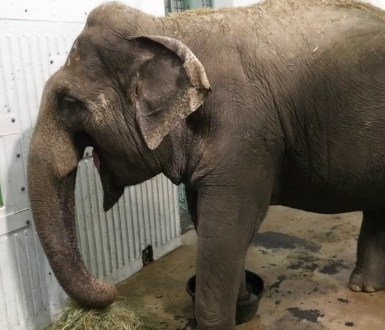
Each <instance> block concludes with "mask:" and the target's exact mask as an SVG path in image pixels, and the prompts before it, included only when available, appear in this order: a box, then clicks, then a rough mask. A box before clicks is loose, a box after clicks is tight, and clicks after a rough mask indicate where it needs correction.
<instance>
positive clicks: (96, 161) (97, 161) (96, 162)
mask: <svg viewBox="0 0 385 330" xmlns="http://www.w3.org/2000/svg"><path fill="white" fill-rule="evenodd" d="M92 159H93V161H94V165H95V167H96V169H97V170H98V173H99V175H100V158H99V155H98V153H97V151H96V150H95V148H93V149H92Z"/></svg>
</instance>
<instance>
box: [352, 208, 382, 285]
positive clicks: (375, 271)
mask: <svg viewBox="0 0 385 330" xmlns="http://www.w3.org/2000/svg"><path fill="white" fill-rule="evenodd" d="M349 288H350V289H351V290H353V291H365V292H373V291H376V290H381V289H384V288H385V210H384V209H382V210H377V211H364V217H363V220H362V225H361V232H360V236H359V238H358V246H357V264H356V267H355V269H354V271H353V273H352V275H351V277H350V283H349Z"/></svg>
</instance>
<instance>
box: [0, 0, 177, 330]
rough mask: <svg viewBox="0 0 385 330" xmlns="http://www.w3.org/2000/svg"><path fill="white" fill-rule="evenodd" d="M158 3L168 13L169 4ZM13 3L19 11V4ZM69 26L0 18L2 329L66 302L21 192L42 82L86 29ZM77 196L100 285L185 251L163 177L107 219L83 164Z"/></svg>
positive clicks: (30, 325) (40, 322)
mask: <svg viewBox="0 0 385 330" xmlns="http://www.w3.org/2000/svg"><path fill="white" fill-rule="evenodd" d="M45 1H46V2H47V3H48V2H49V0H45ZM95 1H96V0H95ZM157 2H159V6H160V7H161V8H162V10H163V1H157ZM14 3H15V4H16V5H17V6H19V7H20V6H21V5H20V1H16V2H14ZM3 5H4V2H2V3H1V4H0V8H2V6H3ZM68 5H69V4H68ZM142 6H143V4H142ZM151 6H152V7H154V2H151ZM21 7H22V6H21ZM14 12H16V10H13V12H12V15H14ZM2 13H3V11H0V15H2ZM12 18H15V17H13V16H12ZM70 21H71V20H69V22H65V23H63V22H50V21H25V20H17V19H16V20H15V19H1V17H0V129H1V128H2V127H3V128H4V127H5V128H7V129H8V126H9V125H14V126H12V127H14V128H15V129H13V128H12V130H10V131H12V132H13V131H14V132H13V133H12V134H13V135H7V137H5V136H3V137H2V136H1V132H0V183H1V186H2V188H4V189H5V192H3V193H4V194H5V196H3V197H4V198H5V203H6V204H7V208H6V209H5V210H4V208H3V209H0V229H1V230H3V231H1V230H0V329H1V330H3V329H10V330H11V329H12V330H14V329H15V330H17V329H20V330H24V329H39V328H41V327H43V326H45V325H46V324H47V323H48V322H49V321H50V320H52V318H53V316H54V315H55V314H57V313H58V312H59V311H61V310H62V308H63V301H64V300H65V299H66V295H65V293H64V292H63V290H62V289H61V287H60V286H59V285H58V283H57V281H56V278H55V276H54V275H53V273H52V271H51V269H50V267H49V264H48V261H47V259H46V257H45V255H44V252H43V250H42V247H41V245H40V242H39V239H38V237H37V234H36V232H35V230H34V228H33V223H32V224H30V225H28V220H31V213H30V211H29V209H28V208H29V205H28V200H27V199H26V196H27V191H26V190H25V189H24V190H23V189H21V188H22V187H23V186H26V173H25V168H26V159H27V154H28V146H29V141H30V138H31V134H32V128H33V126H34V124H35V121H36V116H37V112H38V106H39V101H40V96H41V92H42V89H43V86H44V82H45V81H46V80H47V79H48V77H49V76H50V75H51V74H52V73H53V72H54V71H56V70H57V68H58V67H59V66H60V64H62V63H63V61H64V59H65V58H66V56H67V53H68V50H69V49H70V47H71V44H72V41H73V40H74V38H75V37H76V35H77V34H78V33H79V32H80V30H81V29H82V28H83V24H82V23H76V22H72V23H71V22H70ZM12 118H14V119H15V121H14V122H12V123H11V119H12ZM9 127H11V126H9ZM10 144H11V145H10ZM18 153H20V157H16V154H18ZM12 169H17V171H15V170H12ZM15 173H16V175H15ZM9 187H10V189H6V188H9ZM75 194H76V214H77V229H78V236H79V242H80V249H81V253H82V256H83V258H84V260H85V262H86V264H87V266H88V267H89V269H90V271H91V272H92V273H93V274H94V275H95V276H97V277H98V278H104V279H107V280H109V281H111V282H113V283H118V282H120V281H122V280H124V279H126V278H127V277H128V276H130V275H131V274H133V273H134V272H136V271H137V270H139V269H140V268H141V267H142V250H143V249H144V248H146V247H147V245H151V246H152V247H153V249H154V257H155V259H156V258H159V257H160V256H162V255H164V254H166V253H168V252H169V251H171V250H173V249H175V248H176V247H177V246H179V245H180V228H179V214H178V204H177V189H176V187H175V186H173V185H172V184H171V183H170V182H169V181H168V180H167V179H166V178H165V177H163V176H158V177H156V178H154V179H152V180H149V181H148V182H145V183H143V184H142V185H139V186H135V187H131V188H127V189H126V190H125V193H124V195H123V196H122V198H121V199H120V201H119V203H118V204H117V205H116V206H114V208H113V209H112V210H111V211H110V212H108V213H105V212H104V211H103V208H102V197H103V196H102V195H103V192H102V188H101V184H100V179H99V175H98V174H97V171H95V168H94V165H93V163H92V160H90V159H88V158H86V159H85V160H84V161H82V162H81V164H80V165H79V171H78V177H77V184H76V191H75ZM19 211H23V212H19ZM15 212H16V213H15ZM17 212H18V213H17ZM5 214H7V215H6V216H5V217H4V215H5ZM13 219H15V220H13ZM11 221H14V222H11ZM7 228H8V231H7V230H6V229H7ZM4 230H5V231H6V232H8V233H6V234H4Z"/></svg>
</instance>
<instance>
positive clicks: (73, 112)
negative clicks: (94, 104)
mask: <svg viewBox="0 0 385 330" xmlns="http://www.w3.org/2000/svg"><path fill="white" fill-rule="evenodd" d="M58 108H59V116H60V118H61V119H62V120H63V121H64V122H65V123H66V124H67V125H68V126H69V127H72V128H74V129H80V128H82V127H83V126H84V125H85V122H86V121H87V118H88V111H85V110H87V108H86V106H85V105H84V103H83V102H82V101H79V100H77V99H75V98H73V97H70V96H62V97H61V98H60V99H59V100H58Z"/></svg>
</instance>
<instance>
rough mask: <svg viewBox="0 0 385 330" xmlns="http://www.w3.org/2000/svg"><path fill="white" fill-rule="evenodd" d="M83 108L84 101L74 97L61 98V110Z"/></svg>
mask: <svg viewBox="0 0 385 330" xmlns="http://www.w3.org/2000/svg"><path fill="white" fill-rule="evenodd" d="M82 108H84V105H83V103H82V102H81V101H79V100H77V99H75V98H73V97H70V96H63V97H61V98H60V100H59V109H60V110H61V111H64V112H65V111H74V110H82Z"/></svg>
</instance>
